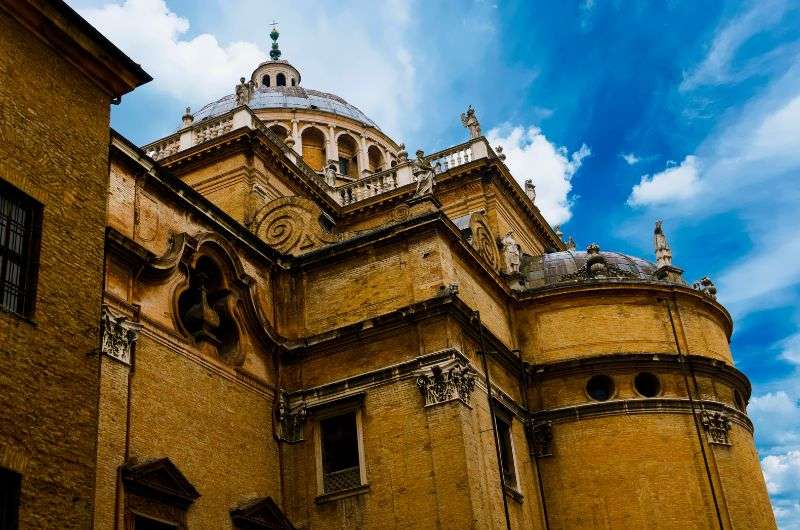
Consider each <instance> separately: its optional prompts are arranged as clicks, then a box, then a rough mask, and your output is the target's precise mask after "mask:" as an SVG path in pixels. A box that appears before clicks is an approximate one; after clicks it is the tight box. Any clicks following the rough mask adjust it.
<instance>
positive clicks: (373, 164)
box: [367, 145, 384, 173]
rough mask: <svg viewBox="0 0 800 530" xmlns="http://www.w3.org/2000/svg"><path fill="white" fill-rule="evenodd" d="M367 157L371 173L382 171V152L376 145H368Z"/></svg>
mask: <svg viewBox="0 0 800 530" xmlns="http://www.w3.org/2000/svg"><path fill="white" fill-rule="evenodd" d="M367 159H368V160H369V170H370V171H371V172H372V173H377V172H378V171H383V169H384V167H383V165H384V162H383V153H381V150H380V149H379V148H378V146H377V145H371V146H369V149H367Z"/></svg>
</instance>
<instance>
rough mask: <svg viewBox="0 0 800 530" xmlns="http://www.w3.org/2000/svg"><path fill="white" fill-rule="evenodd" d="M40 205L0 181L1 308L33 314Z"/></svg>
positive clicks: (21, 313)
mask: <svg viewBox="0 0 800 530" xmlns="http://www.w3.org/2000/svg"><path fill="white" fill-rule="evenodd" d="M40 224H41V205H40V204H39V203H37V202H36V201H34V200H33V199H31V198H30V197H28V196H27V195H25V194H24V193H22V192H20V191H19V190H17V189H15V188H13V187H12V186H10V185H8V184H6V183H4V182H2V181H0V309H2V310H5V311H10V312H12V313H17V314H20V315H23V316H31V315H32V314H33V303H34V300H35V291H36V269H37V258H38V250H39V230H40Z"/></svg>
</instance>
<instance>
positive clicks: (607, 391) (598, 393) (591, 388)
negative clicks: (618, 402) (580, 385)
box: [586, 375, 614, 401]
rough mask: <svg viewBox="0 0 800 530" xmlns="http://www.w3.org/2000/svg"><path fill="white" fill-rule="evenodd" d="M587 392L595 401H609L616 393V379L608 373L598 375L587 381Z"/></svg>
mask: <svg viewBox="0 0 800 530" xmlns="http://www.w3.org/2000/svg"><path fill="white" fill-rule="evenodd" d="M586 393H587V394H589V397H590V398H592V399H593V400H595V401H607V400H609V399H611V396H612V395H613V394H614V381H612V380H611V378H610V377H608V376H607V375H596V376H594V377H592V378H591V379H589V382H588V383H586Z"/></svg>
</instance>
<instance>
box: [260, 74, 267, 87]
mask: <svg viewBox="0 0 800 530" xmlns="http://www.w3.org/2000/svg"><path fill="white" fill-rule="evenodd" d="M261 84H262V85H264V86H269V76H268V75H265V76H264V77H262V78H261Z"/></svg>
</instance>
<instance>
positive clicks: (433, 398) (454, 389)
mask: <svg viewBox="0 0 800 530" xmlns="http://www.w3.org/2000/svg"><path fill="white" fill-rule="evenodd" d="M417 387H419V390H420V392H421V393H422V396H423V397H424V398H425V406H426V407H430V406H432V405H438V404H439V403H446V402H448V401H455V400H459V401H461V402H462V403H464V404H465V405H469V399H470V396H471V394H472V392H473V391H474V390H475V373H474V372H473V370H472V368H470V367H469V365H467V364H460V363H459V364H455V365H452V366H451V367H450V368H446V367H444V368H443V367H442V366H438V365H437V366H434V367H433V368H432V369H431V371H430V373H423V374H420V375H419V377H417Z"/></svg>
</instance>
